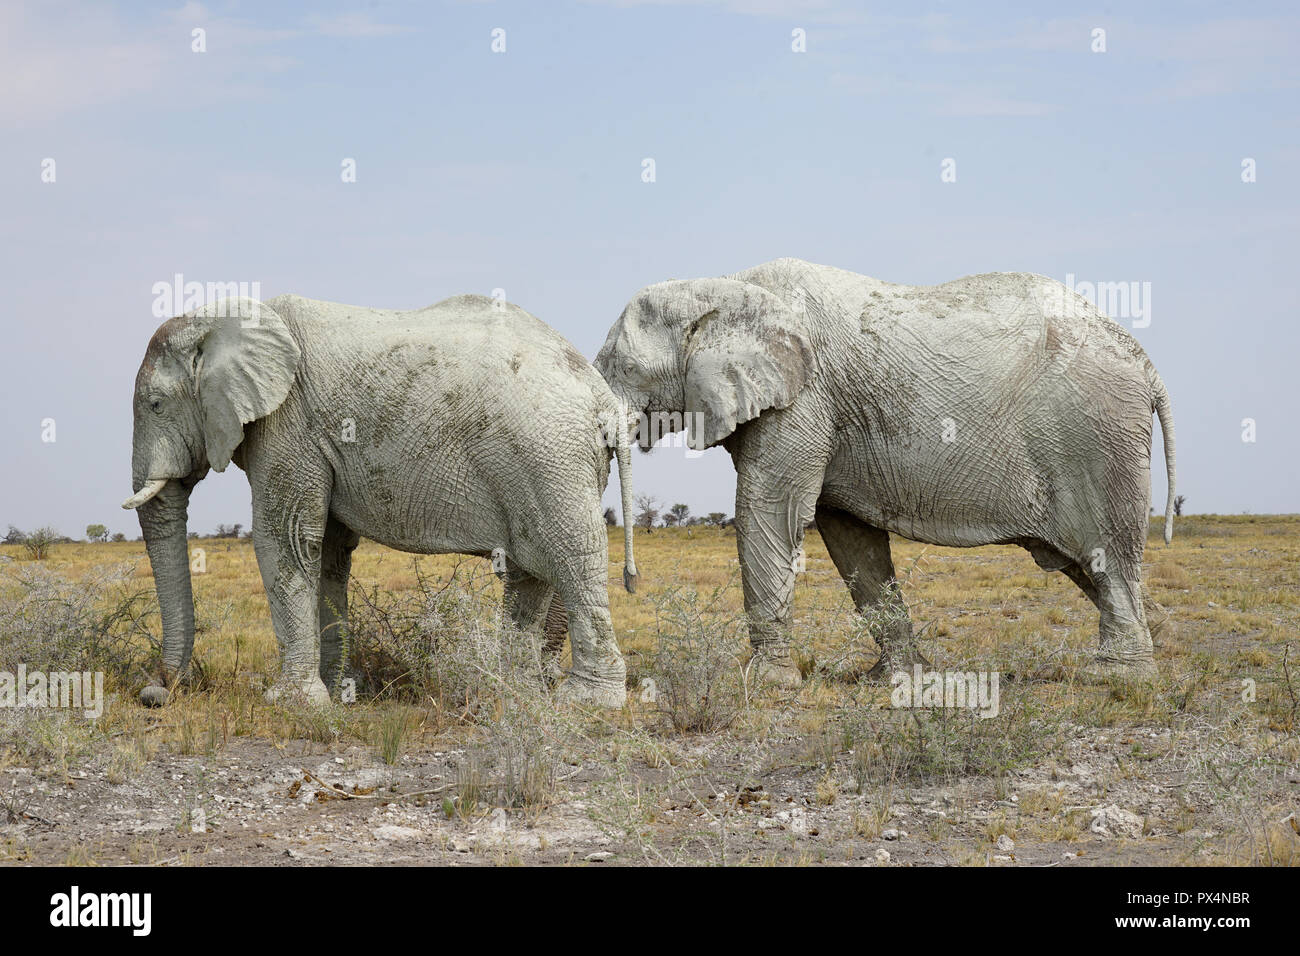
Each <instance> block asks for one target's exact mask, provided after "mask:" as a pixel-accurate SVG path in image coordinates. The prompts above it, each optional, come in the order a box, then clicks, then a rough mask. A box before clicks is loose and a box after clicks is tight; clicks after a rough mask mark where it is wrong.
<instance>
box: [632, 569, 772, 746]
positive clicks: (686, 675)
mask: <svg viewBox="0 0 1300 956" xmlns="http://www.w3.org/2000/svg"><path fill="white" fill-rule="evenodd" d="M725 592H726V588H725V587H718V588H714V589H713V590H712V592H711V593H710V594H709V595H708V596H707V597H705V598H701V596H700V594H699V592H698V591H696V590H694V589H693V588H682V587H669V588H666V589H665V590H663V591H662V592H660V593H659V594H658V595H657V596H655V598H654V605H655V634H656V643H655V650H654V654H653V656H652V658H651V662H650V672H651V674H652V675H653V677H652V680H653V681H654V693H653V699H654V703H655V704H656V705H657V707H658V710H659V712H660V713H661V714H663V715H664V717H665V718H666V719H667V721H668V724H669V725H670V726H671V727H672V729H673V730H674V731H676V732H677V733H683V734H684V733H716V732H718V731H722V730H725V729H726V728H728V727H730V726H731V725H732V723H733V722H734V721H735V720H736V717H737V716H738V714H739V713H740V711H741V710H742V709H743V708H744V706H745V699H746V690H747V686H746V679H747V676H748V675H747V674H746V671H745V668H744V666H743V665H742V664H741V654H742V648H743V647H744V645H745V643H746V634H745V631H744V630H743V628H742V623H743V621H742V619H741V618H740V617H739V616H738V615H736V614H734V613H729V612H727V611H725V610H724V609H723V608H722V607H721V603H722V598H723V595H724V594H725Z"/></svg>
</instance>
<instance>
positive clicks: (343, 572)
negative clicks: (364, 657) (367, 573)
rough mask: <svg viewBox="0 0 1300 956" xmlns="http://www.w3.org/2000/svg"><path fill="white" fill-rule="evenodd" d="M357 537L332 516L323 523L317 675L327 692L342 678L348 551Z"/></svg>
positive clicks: (355, 542) (336, 689)
mask: <svg viewBox="0 0 1300 956" xmlns="http://www.w3.org/2000/svg"><path fill="white" fill-rule="evenodd" d="M360 541H361V536H360V535H358V534H357V533H356V532H355V531H353V530H352V529H351V528H348V527H347V526H346V525H344V524H342V523H340V522H339V520H338V519H337V518H335V517H333V516H332V515H331V516H330V518H329V520H328V522H326V525H325V538H324V540H323V542H322V544H321V567H320V608H319V614H320V678H321V680H322V681H323V682H324V683H325V687H326V688H327V689H328V690H329V691H330V692H331V693H338V690H339V687H340V686H341V683H340V682H341V681H342V679H343V669H344V667H345V665H346V663H347V662H346V661H345V660H344V649H343V643H344V637H345V631H346V629H347V626H348V576H349V575H350V574H351V572H352V552H353V551H355V550H356V547H357V544H358V543H359V542H360Z"/></svg>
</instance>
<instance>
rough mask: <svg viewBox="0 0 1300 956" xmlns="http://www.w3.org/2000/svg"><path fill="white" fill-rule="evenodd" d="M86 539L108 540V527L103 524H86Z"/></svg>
mask: <svg viewBox="0 0 1300 956" xmlns="http://www.w3.org/2000/svg"><path fill="white" fill-rule="evenodd" d="M86 540H87V541H107V540H108V529H107V528H105V527H104V526H103V525H102V524H88V525H86Z"/></svg>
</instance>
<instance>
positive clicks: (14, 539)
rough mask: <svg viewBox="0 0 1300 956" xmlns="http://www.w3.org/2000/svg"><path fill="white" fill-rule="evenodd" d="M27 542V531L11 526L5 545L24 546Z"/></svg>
mask: <svg viewBox="0 0 1300 956" xmlns="http://www.w3.org/2000/svg"><path fill="white" fill-rule="evenodd" d="M26 540H27V532H26V531H19V530H18V529H17V528H15V527H14V526H13V525H10V526H9V532H8V533H7V534H6V535H5V544H22V543H23V542H24V541H26Z"/></svg>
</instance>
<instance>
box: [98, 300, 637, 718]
mask: <svg viewBox="0 0 1300 956" xmlns="http://www.w3.org/2000/svg"><path fill="white" fill-rule="evenodd" d="M134 414H135V432H134V449H133V456H132V483H133V487H134V490H135V494H134V495H132V497H131V498H130V499H128V500H127V501H126V502H125V504H124V505H123V506H124V507H126V508H138V509H139V517H140V527H141V529H142V530H143V532H144V538H145V543H146V546H147V548H148V552H149V559H150V562H151V563H152V565H153V570H154V577H155V581H156V584H157V590H158V600H159V604H160V606H161V610H162V623H163V651H162V674H161V675H160V677H161V678H162V682H163V684H168V683H170V682H171V681H174V680H175V679H177V678H179V677H181V676H183V675H184V674H185V672H186V669H187V667H188V665H189V661H190V654H191V650H192V648H193V644H194V609H193V602H192V595H191V589H190V575H189V559H188V556H187V549H186V511H187V505H188V502H189V496H190V491H191V489H192V488H193V487H194V485H195V484H196V483H197V482H198V481H199V480H200V479H202V478H203V477H204V475H206V474H207V471H208V469H209V468H213V469H216V470H217V471H224V470H225V468H226V466H227V465H228V464H229V463H230V462H232V461H233V462H234V463H235V464H236V465H238V466H239V467H240V468H241V469H243V470H244V471H245V472H246V473H247V474H248V480H249V484H250V485H251V486H252V493H253V526H252V534H253V546H254V549H255V551H256V554H257V562H258V567H259V568H260V570H261V573H262V582H263V584H264V585H265V587H266V593H267V597H268V599H269V602H270V607H271V619H272V624H273V626H274V628H275V635H276V639H277V641H278V642H279V645H280V652H281V670H282V673H281V677H280V679H279V681H278V682H277V683H276V684H275V685H274V686H273V687H272V688H271V690H270V691H269V692H268V694H269V695H270V696H272V697H273V698H274V697H277V696H280V695H282V694H284V693H286V692H293V693H301V694H305V695H306V696H307V697H308V698H310V699H311V700H313V701H316V702H327V701H328V700H329V691H328V690H327V688H332V687H333V686H334V685H335V682H336V678H337V677H338V675H339V666H340V644H341V637H342V635H341V630H342V629H341V628H340V627H339V626H338V625H339V622H340V620H341V619H342V620H345V619H346V609H347V583H348V574H349V570H350V566H351V558H352V551H353V549H354V548H355V547H356V546H357V542H358V540H359V538H360V537H361V536H364V537H367V538H371V539H373V540H375V541H378V542H379V543H381V544H385V545H388V546H389V547H392V548H397V549H399V550H402V551H409V552H415V553H419V554H438V553H447V552H460V553H464V554H471V555H481V556H484V557H487V556H490V555H495V557H496V558H497V562H496V563H497V564H498V566H499V567H498V570H500V569H501V567H503V568H504V574H503V577H504V579H505V591H506V606H507V609H508V610H509V613H510V615H511V616H512V618H513V621H514V623H515V624H517V625H518V626H520V627H522V628H533V627H538V628H540V627H541V626H542V625H543V621H544V619H545V618H546V616H547V611H548V608H549V606H550V605H551V603H552V598H553V596H555V597H556V598H557V603H558V601H562V602H563V604H564V605H565V606H566V607H567V611H568V626H569V632H570V638H571V642H572V648H573V668H572V671H571V672H570V673H569V675H568V678H567V680H565V682H564V683H563V684H562V685H561V693H562V695H564V696H566V697H569V698H571V699H575V700H580V701H587V702H593V703H597V704H601V705H608V706H619V705H621V704H622V702H623V700H624V697H625V691H624V663H623V658H622V656H621V655H620V653H619V649H618V644H617V643H616V641H615V638H614V630H613V627H612V625H611V623H610V616H609V596H608V592H607V580H608V539H607V537H606V530H605V528H606V526H605V522H604V520H603V518H602V512H601V504H600V500H601V493H602V491H603V490H604V488H605V483H606V481H607V479H608V477H609V462H610V458H611V455H612V454H613V453H614V452H615V451H616V452H617V454H618V460H619V478H620V481H621V485H622V498H623V512H624V515H625V518H626V516H628V515H630V513H631V507H632V505H631V488H630V484H629V481H630V470H629V466H628V459H629V453H628V444H627V438H626V430H625V429H624V428H623V427H622V422H623V416H622V414H621V411H620V409H619V407H618V406H617V405H616V403H615V399H614V396H613V395H612V394H611V392H610V390H609V388H608V386H607V385H606V384H605V382H604V381H603V380H602V379H601V377H600V375H599V374H598V373H597V372H596V370H595V369H594V368H593V367H592V366H591V364H590V363H588V362H587V361H586V359H584V358H583V357H582V355H580V354H579V353H578V352H577V351H576V350H575V349H574V348H573V346H571V345H570V344H569V343H568V342H567V341H565V340H564V338H562V337H561V336H560V335H559V334H558V333H557V332H555V331H554V330H553V329H551V328H550V327H548V326H547V325H546V324H544V323H543V322H541V321H540V320H539V319H537V318H535V317H534V316H532V315H530V314H528V313H527V312H525V311H524V310H523V309H521V308H518V307H517V306H514V305H506V304H505V303H495V302H494V301H493V300H492V299H489V298H487V297H484V296H477V295H463V296H456V297H454V298H451V299H447V300H445V301H443V302H439V303H438V304H436V305H432V306H429V307H428V308H425V309H419V310H416V311H410V312H396V311H386V310H382V309H370V308H363V307H359V306H350V305H339V304H335V303H332V302H318V301H314V300H311V299H304V298H300V297H298V296H293V295H288V296H281V297H279V298H275V299H271V300H269V301H266V302H256V301H253V300H249V299H231V300H225V301H223V302H218V303H215V304H213V305H210V306H207V307H204V308H200V309H198V310H195V311H194V312H191V313H188V314H186V315H182V316H180V317H178V318H174V319H171V320H170V321H168V322H166V323H164V324H163V325H162V326H161V327H160V328H159V329H158V331H157V332H156V333H155V334H154V336H153V338H152V339H151V340H150V342H149V347H148V350H147V351H146V353H145V357H144V361H143V363H141V365H140V371H139V374H138V375H137V377H136V383H135V402H134ZM611 423H617V426H618V427H615V428H612V429H611V428H610V425H611ZM624 524H625V527H626V528H627V541H626V548H627V551H626V555H627V557H626V563H625V567H624V582H625V585H626V586H627V587H628V589H629V590H631V589H632V586H633V582H634V581H635V577H636V569H635V564H634V562H633V556H632V539H631V522H630V521H627V520H625V522H624ZM553 616H554V615H553ZM553 649H554V648H553ZM145 697H146V699H147V700H148V701H150V702H154V703H156V702H159V701H160V700H165V699H166V692H165V691H163V690H161V689H160V688H159V687H153V688H147V689H146V693H145Z"/></svg>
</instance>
